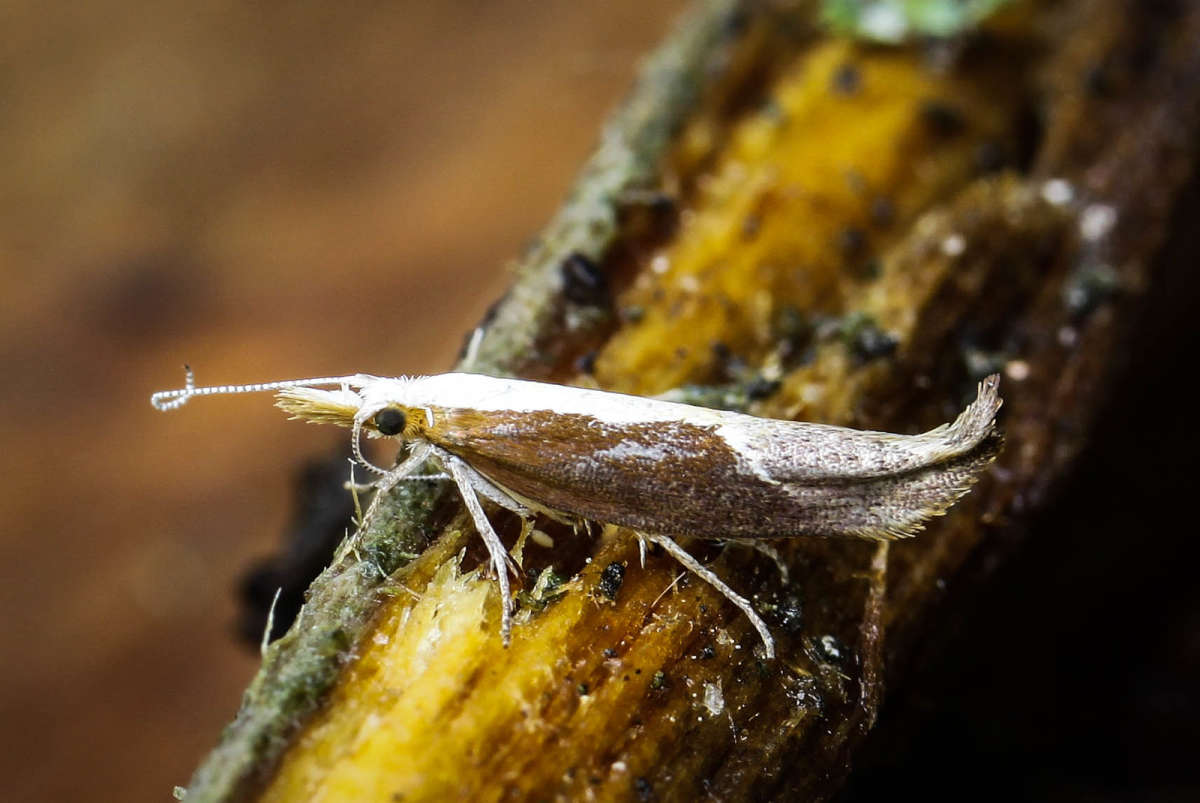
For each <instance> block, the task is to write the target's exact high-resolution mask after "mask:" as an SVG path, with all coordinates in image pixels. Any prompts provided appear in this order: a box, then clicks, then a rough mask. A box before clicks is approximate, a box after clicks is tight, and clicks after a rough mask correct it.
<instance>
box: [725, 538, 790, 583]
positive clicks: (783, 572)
mask: <svg viewBox="0 0 1200 803" xmlns="http://www.w3.org/2000/svg"><path fill="white" fill-rule="evenodd" d="M725 542H726V543H729V544H738V545H739V546H746V547H750V548H751V549H753V550H754V551H755V552H758V553H759V554H761V555H766V556H767V557H768V558H770V559H771V561H772V562H773V563H774V564H775V570H776V571H778V572H779V578H780V579H781V580H782V581H783V582H784V583H785V584H786V583H787V582H788V567H787V563H786V562H785V561H784V559H783V556H782V555H780V554H779V550H778V549H776V548H775V545H774V544H771V543H769V542H767V541H764V540H762V539H761V538H727V539H725Z"/></svg>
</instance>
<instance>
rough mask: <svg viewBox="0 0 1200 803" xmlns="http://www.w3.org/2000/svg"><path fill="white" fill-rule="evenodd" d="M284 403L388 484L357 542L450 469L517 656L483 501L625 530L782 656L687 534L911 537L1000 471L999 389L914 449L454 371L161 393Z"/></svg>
mask: <svg viewBox="0 0 1200 803" xmlns="http://www.w3.org/2000/svg"><path fill="white" fill-rule="evenodd" d="M259 391H274V392H276V394H277V396H276V398H277V401H276V404H277V406H279V407H280V408H282V409H283V410H285V411H286V412H288V413H291V414H292V417H293V418H297V419H302V420H305V421H309V422H313V423H332V424H338V425H341V426H345V427H349V428H350V429H351V432H352V434H351V446H352V450H353V454H354V456H355V459H356V461H357V462H359V463H361V464H362V465H363V466H365V467H366V468H367V469H368V470H369V471H371V472H374V473H375V474H377V475H378V478H377V479H376V480H375V481H374V482H373V483H371V487H373V488H375V490H376V495H375V498H374V499H373V500H372V502H371V504H370V505H369V506H368V508H367V511H366V513H365V514H364V516H363V519H362V522H361V523H360V529H361V528H365V527H366V525H367V524H368V523H369V522H370V521H371V519H372V517H373V516H374V515H375V511H376V510H377V509H378V506H379V502H380V500H381V499H382V498H383V495H384V494H385V493H386V492H387V491H389V490H390V489H391V488H393V487H395V486H396V485H397V484H398V483H399V482H401V481H403V480H406V479H411V478H414V477H424V478H428V477H429V476H430V475H427V474H422V473H421V471H422V468H423V467H424V466H425V464H426V463H427V462H432V463H433V464H435V465H438V466H440V467H441V469H442V470H443V471H444V474H443V475H436V476H444V477H445V478H448V479H450V480H452V481H453V482H454V484H455V485H456V486H457V487H458V491H459V493H460V494H461V495H462V499H463V502H464V503H465V505H466V508H467V510H468V512H469V513H470V516H471V519H472V521H473V522H474V524H475V528H476V529H477V530H478V532H479V535H480V536H481V537H482V539H483V542H484V544H485V545H486V547H487V551H488V555H489V559H490V566H491V569H492V572H493V573H494V575H495V576H496V579H497V581H498V585H499V591H500V597H501V611H502V616H501V636H502V638H503V640H504V643H505V644H506V645H507V644H508V642H509V638H510V634H511V629H512V614H513V609H514V605H513V600H512V595H511V591H510V587H509V578H508V573H509V572H510V571H511V572H513V574H514V575H515V576H519V573H518V567H517V566H516V564H515V562H514V561H513V559H512V557H511V556H510V555H509V553H508V551H507V550H506V549H505V547H504V544H503V543H502V542H501V540H500V537H499V536H498V535H497V534H496V531H495V529H494V528H493V527H492V525H491V523H490V521H489V520H488V517H487V515H486V513H485V512H484V509H483V506H482V504H481V500H487V501H489V502H492V503H494V504H496V505H498V506H499V507H501V508H505V509H507V510H511V511H513V512H514V513H516V514H517V515H519V516H520V517H521V518H522V519H523V520H524V521H526V522H527V523H528V522H529V521H531V520H532V518H533V517H534V516H535V515H536V514H538V513H543V514H546V515H549V516H551V517H553V518H555V519H558V520H561V521H567V522H571V523H576V524H579V523H582V522H589V521H590V522H601V523H605V524H615V525H619V526H622V527H627V528H630V529H632V530H633V531H634V532H635V533H636V534H637V535H638V537H639V539H640V543H641V545H642V548H643V556H644V547H645V544H646V542H650V543H653V544H658V545H659V546H661V547H662V548H663V549H664V550H665V551H666V552H667V553H669V554H670V555H672V556H673V557H674V558H675V559H677V560H678V561H679V562H680V563H681V564H682V565H683V566H685V567H686V568H687V569H689V570H690V571H692V572H694V573H695V574H696V575H698V576H699V577H701V578H703V579H704V580H705V581H706V582H708V583H711V584H712V585H713V586H714V587H715V588H716V589H717V590H719V591H720V592H721V593H722V594H723V595H724V596H725V597H726V598H728V599H729V600H730V601H731V602H733V604H735V605H736V606H737V607H738V608H740V609H741V610H742V611H743V612H744V613H745V614H746V616H747V617H749V619H750V621H751V623H752V624H753V625H754V627H755V629H756V630H757V631H758V633H759V635H760V636H761V637H762V641H763V644H764V645H765V648H766V654H767V656H768V657H772V658H773V657H774V655H775V644H774V640H773V639H772V637H771V633H770V631H769V629H768V628H767V625H766V623H765V622H764V621H763V620H762V618H761V617H759V615H758V614H757V612H756V611H755V610H754V607H753V606H752V605H751V603H750V602H749V601H748V600H747V599H746V598H744V597H743V596H741V595H740V594H738V593H737V592H735V591H734V590H733V589H732V588H730V587H729V586H728V585H726V584H725V583H724V582H723V581H722V580H721V578H720V577H718V576H717V575H716V574H715V573H714V572H712V571H711V570H709V569H708V568H706V567H705V566H704V565H703V564H701V563H700V562H699V561H697V560H696V559H695V558H694V557H692V555H691V554H689V553H688V552H687V551H686V550H684V549H683V548H682V547H681V546H680V545H679V544H678V543H676V541H675V540H674V539H675V538H677V537H685V536H686V537H693V538H707V539H722V540H724V539H728V540H743V541H748V542H750V543H756V544H765V543H768V542H769V541H770V540H771V539H780V538H792V537H796V536H851V537H858V538H867V539H877V540H881V539H893V538H905V537H908V536H912V535H914V534H916V533H917V532H918V531H919V530H921V529H922V527H923V526H924V524H925V522H926V521H927V520H928V519H929V518H930V517H932V516H938V515H942V514H943V513H945V512H946V511H947V510H948V509H949V508H950V507H951V506H952V505H953V504H954V503H955V502H956V501H957V500H958V499H959V498H960V497H962V496H963V494H965V493H966V492H967V491H968V490H970V488H971V486H972V485H973V484H974V483H975V481H976V479H978V477H979V475H980V473H981V472H982V471H983V470H984V469H985V468H986V467H987V466H988V464H990V463H991V462H992V460H993V459H994V458H995V456H996V454H997V451H998V448H999V442H1000V437H999V435H998V434H997V432H996V424H995V419H996V413H997V411H998V410H999V408H1000V404H1001V400H1000V396H999V376H998V375H992V376H989V377H988V378H987V379H985V380H984V381H983V382H981V383H980V384H979V388H978V393H977V397H976V399H975V401H974V402H972V403H971V404H970V405H968V406H967V408H966V409H965V410H964V411H963V412H962V414H960V415H959V416H958V418H957V419H955V420H954V421H953V422H952V423H949V424H943V425H942V426H939V427H937V428H935V429H932V430H930V431H928V432H925V433H923V434H920V435H896V434H890V433H887V432H871V431H865V430H855V429H849V428H846V427H839V426H831V425H827V424H816V423H806V422H795V421H780V420H775V419H768V418H759V417H756V416H752V415H746V414H742V413H735V412H727V411H722V410H712V409H708V408H703V407H694V406H691V405H687V404H680V403H678V402H670V401H664V400H661V399H654V398H647V397H642V396H630V395H625V394H621V393H613V392H608V391H602V390H591V389H585V388H577V387H570V386H565V385H556V384H548V383H544V382H533V381H528V380H520V379H508V378H499V377H492V376H484V375H480V374H469V373H447V374H438V375H432V376H415V377H379V376H370V375H367V374H354V375H351V376H337V377H321V378H316V379H296V380H288V381H283V382H267V383H260V384H251V385H221V386H213V387H196V386H195V381H194V377H193V375H192V372H191V370H190V369H188V372H187V381H186V383H185V387H183V388H181V389H179V390H170V391H161V392H159V393H155V394H154V395H153V396H152V397H151V400H150V401H151V404H153V405H154V406H155V407H156V408H158V409H160V410H170V409H174V408H177V407H180V406H182V405H183V404H185V403H186V402H187V401H188V400H189V399H191V398H192V397H193V396H209V395H218V394H227V393H253V392H259ZM364 434H365V435H366V437H369V438H394V439H396V440H398V441H400V442H401V443H402V444H403V445H404V446H405V447H406V448H407V453H406V455H405V456H404V458H403V459H402V460H398V461H397V464H396V465H395V467H393V468H387V469H385V468H381V467H378V466H375V465H373V464H371V463H370V462H369V461H368V460H367V459H366V458H365V457H364V456H363V452H362V446H361V441H362V438H363V436H364Z"/></svg>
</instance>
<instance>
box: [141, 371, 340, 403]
mask: <svg viewBox="0 0 1200 803" xmlns="http://www.w3.org/2000/svg"><path fill="white" fill-rule="evenodd" d="M183 370H184V371H185V374H184V383H183V387H182V388H179V389H177V390H160V391H158V392H157V393H154V394H152V395H151V396H150V404H152V405H153V406H154V409H156V410H174V409H177V408H179V407H182V406H183V405H185V404H187V403H188V399H190V398H192V397H193V396H217V395H221V394H224V393H258V392H260V391H264V390H283V389H284V388H304V387H315V386H317V385H358V384H360V383H359V382H357V381H356V380H358V376H357V375H350V376H322V377H316V378H314V379H285V380H283V381H282V382H256V383H254V384H251V385H211V386H209V387H204V388H198V387H196V375H195V374H193V373H192V369H191V366H189V365H185V366H183Z"/></svg>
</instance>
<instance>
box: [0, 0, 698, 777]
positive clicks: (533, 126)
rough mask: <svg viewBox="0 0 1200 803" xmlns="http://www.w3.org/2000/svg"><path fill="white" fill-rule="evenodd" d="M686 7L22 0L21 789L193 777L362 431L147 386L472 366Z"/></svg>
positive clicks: (15, 293)
mask: <svg viewBox="0 0 1200 803" xmlns="http://www.w3.org/2000/svg"><path fill="white" fill-rule="evenodd" d="M682 6H683V3H682V2H680V0H654V1H653V2H645V0H639V1H638V2H632V1H631V0H619V2H614V3H605V4H586V3H582V4H581V3H576V2H564V1H563V0H541V2H536V3H533V2H516V0H504V1H502V2H490V3H455V4H437V3H415V2H407V3H393V4H352V5H346V4H335V3H298V4H244V3H226V2H207V3H200V4H193V3H181V2H166V3H161V2H160V3H139V2H135V1H134V0H100V1H99V2H92V3H88V4H69V5H59V6H57V7H53V8H52V7H47V6H45V5H44V4H40V3H33V2H28V1H27V0H25V1H24V2H9V3H5V4H3V5H0V171H2V173H0V303H2V305H3V315H2V316H0V377H2V378H0V413H2V414H0V443H2V444H3V467H4V482H3V483H0V511H2V519H0V521H2V522H3V529H2V531H0V539H2V541H0V543H2V544H3V550H4V555H3V562H2V564H0V565H2V566H3V569H2V571H3V577H2V582H0V606H2V607H0V627H2V628H3V631H2V632H0V644H2V645H3V647H2V649H3V661H2V663H0V734H2V735H0V739H2V741H0V799H3V800H122V801H137V800H168V799H170V791H171V787H172V785H173V784H184V783H186V782H187V779H188V776H189V775H190V773H191V771H192V769H193V768H194V766H195V764H196V763H197V762H198V760H199V758H200V757H201V755H202V754H203V752H204V751H205V750H207V749H208V748H209V747H210V746H212V745H213V744H214V743H215V741H216V737H217V734H218V732H219V730H220V728H221V727H222V725H223V724H224V723H225V722H226V721H228V720H229V719H230V717H231V716H232V715H233V713H234V711H235V709H236V706H237V704H238V699H239V695H240V693H241V690H242V688H243V687H244V685H245V683H246V682H247V681H248V679H249V678H250V676H251V674H252V673H253V672H254V670H255V668H256V666H257V658H256V656H255V655H254V654H253V653H252V652H251V651H249V650H247V649H246V648H245V647H244V646H243V645H241V644H239V643H237V642H236V641H235V639H234V637H233V633H232V631H233V622H234V620H235V614H236V605H235V601H234V596H233V589H234V586H235V583H236V580H237V578H238V577H239V576H240V575H241V574H242V573H243V572H244V570H245V569H246V567H247V565H248V564H250V563H251V562H252V561H253V559H254V558H255V557H257V556H260V555H262V554H264V553H266V552H269V551H271V550H273V549H274V548H275V547H276V545H277V542H278V540H279V537H280V532H281V530H282V528H283V525H284V522H285V521H286V518H287V512H286V511H287V505H288V488H289V485H290V483H291V481H292V474H293V473H294V471H295V468H296V466H297V464H298V462H299V461H300V460H301V459H302V458H303V457H304V456H309V455H314V454H324V453H327V452H328V451H329V448H330V446H331V445H332V444H334V443H336V442H337V439H338V438H339V437H340V436H341V435H342V433H340V432H332V431H322V430H320V429H316V428H307V427H302V426H300V425H299V424H296V423H289V422H287V421H286V420H285V419H284V417H283V416H282V415H280V414H279V413H278V411H276V410H274V409H273V408H272V407H271V404H270V399H269V398H268V397H265V396H263V397H246V398H228V399H223V400H219V401H218V400H215V399H214V400H206V403H199V404H194V405H192V406H190V407H188V408H187V409H186V410H183V411H179V412H178V413H176V414H173V415H163V414H159V413H156V412H154V411H153V410H152V409H151V408H150V406H149V404H148V403H147V397H148V395H149V393H150V392H151V391H153V390H158V389H165V388H172V387H177V386H178V385H179V383H180V382H181V380H182V368H181V364H182V363H183V362H185V361H188V362H190V363H191V364H192V365H193V366H194V367H195V368H196V370H197V373H198V380H199V381H200V383H202V384H210V383H226V382H251V381H264V380H271V379H282V378H290V377H300V376H319V375H326V374H342V373H350V372H356V371H365V372H374V373H381V374H398V373H416V372H428V371H437V370H442V369H444V368H446V367H448V366H449V364H450V362H451V360H452V359H453V356H454V354H455V353H456V351H457V350H458V348H459V345H460V343H461V341H462V338H463V335H464V333H465V332H466V331H467V330H468V329H469V328H470V327H471V326H472V325H473V324H474V323H475V322H476V321H477V320H478V319H479V318H480V317H481V315H482V314H483V312H484V310H485V309H486V307H487V305H488V304H489V303H490V301H491V300H493V299H494V298H496V297H497V296H498V295H499V294H500V293H501V292H502V290H503V288H504V287H505V286H506V283H507V278H506V275H505V272H504V263H505V261H506V260H507V259H508V258H510V257H512V256H513V255H515V254H516V253H517V252H518V251H519V250H520V248H521V247H522V244H523V242H524V240H525V239H526V238H527V237H529V236H530V235H532V234H534V233H535V232H536V231H537V230H538V228H539V227H540V226H541V224H542V223H543V222H545V221H546V219H547V218H548V217H549V216H550V214H551V213H552V212H553V210H554V209H555V207H556V205H557V203H558V201H559V200H560V199H561V197H562V196H563V194H564V193H565V191H566V189H567V188H568V186H569V183H570V180H571V178H572V176H573V174H574V171H575V170H576V169H577V168H578V167H579V165H580V164H581V162H582V160H583V158H584V157H585V156H586V155H587V154H588V152H589V150H590V148H591V145H592V143H593V141H594V137H595V136H596V132H597V130H598V126H599V124H600V122H601V121H602V120H603V119H604V116H605V114H606V113H607V111H608V110H609V109H610V108H611V107H612V106H613V105H614V104H615V103H616V102H617V101H618V100H619V98H620V96H621V94H622V93H623V92H624V90H625V89H626V88H627V87H628V86H629V83H630V81H631V79H632V76H633V74H634V69H635V66H636V63H637V60H638V59H639V57H640V56H641V55H642V54H644V53H645V52H646V51H647V49H648V48H650V47H651V46H652V45H653V44H654V43H655V42H657V41H658V40H659V39H660V38H661V36H662V35H663V33H664V32H665V31H666V30H667V29H668V28H669V25H670V21H671V20H672V18H673V17H674V16H675V15H676V13H677V12H678V11H679V9H681V8H682Z"/></svg>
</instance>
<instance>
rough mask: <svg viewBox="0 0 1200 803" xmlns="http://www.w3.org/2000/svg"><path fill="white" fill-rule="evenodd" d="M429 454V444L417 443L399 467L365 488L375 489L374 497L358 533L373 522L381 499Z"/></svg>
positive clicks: (355, 486) (430, 451) (361, 487)
mask: <svg viewBox="0 0 1200 803" xmlns="http://www.w3.org/2000/svg"><path fill="white" fill-rule="evenodd" d="M431 454H433V446H432V445H431V444H428V443H418V444H416V445H414V446H413V448H412V451H411V452H409V454H408V457H406V458H404V461H403V462H402V463H400V465H398V466H396V467H395V468H393V469H392V470H391V471H389V472H388V473H387V474H384V475H383V476H382V477H380V478H379V479H377V480H375V482H373V483H370V484H368V485H366V486H365V490H370V489H372V488H373V489H375V496H373V497H372V498H371V504H369V505H367V510H366V512H365V513H363V517H362V520H361V521H360V522H359V524H358V531H359V532H364V531H365V530H366V529H367V525H369V524H370V523H371V521H372V520H374V518H375V515H376V513H377V512H378V511H379V505H380V504H382V502H383V498H384V496H386V495H387V492H388V491H390V490H392V489H393V488H395V487H396V486H397V485H399V484H400V483H401V482H402V481H403V480H404V479H406V478H407V477H409V476H410V475H411V474H412V473H413V472H414V471H416V470H417V469H418V468H420V467H421V465H422V464H424V462H425V461H426V460H428V459H429V456H430V455H431ZM347 485H348V486H349V485H353V486H354V487H353V488H352V490H362V489H364V487H363V486H359V485H357V484H355V483H348V484H347Z"/></svg>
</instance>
